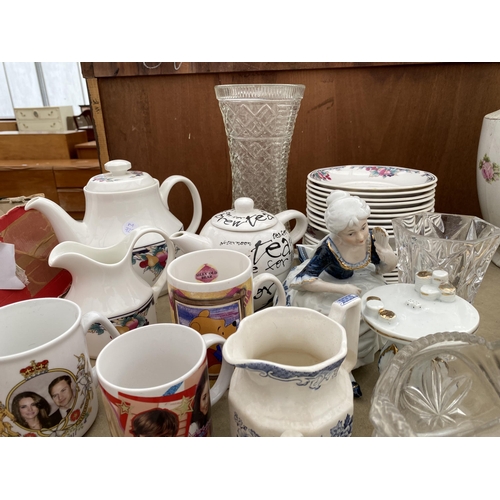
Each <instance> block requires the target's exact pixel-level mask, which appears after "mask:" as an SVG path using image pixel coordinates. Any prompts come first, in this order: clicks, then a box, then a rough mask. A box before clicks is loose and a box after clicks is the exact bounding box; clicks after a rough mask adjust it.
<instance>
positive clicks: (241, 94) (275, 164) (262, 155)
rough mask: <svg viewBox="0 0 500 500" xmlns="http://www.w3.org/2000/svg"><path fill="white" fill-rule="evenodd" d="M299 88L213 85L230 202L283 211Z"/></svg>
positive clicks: (290, 86) (300, 89)
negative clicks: (220, 120) (241, 200)
mask: <svg viewBox="0 0 500 500" xmlns="http://www.w3.org/2000/svg"><path fill="white" fill-rule="evenodd" d="M304 90H305V86H304V85H281V84H249V85H246V84H242V85H236V84H235V85H217V86H216V87H215V95H216V96H217V99H218V101H219V107H220V110H221V112H222V117H223V120H224V127H225V130H226V135H227V141H228V144H229V156H230V161H231V177H232V196H233V203H234V201H235V200H236V199H237V198H241V197H248V198H252V199H253V201H254V204H255V207H257V208H259V209H261V210H265V211H266V212H269V213H271V214H278V213H279V212H282V211H284V210H286V209H287V198H286V196H287V189H286V183H287V170H288V156H289V154H290V143H291V141H292V135H293V129H294V127H295V120H296V118H297V113H298V112H299V108H300V103H301V100H302V97H303V95H304Z"/></svg>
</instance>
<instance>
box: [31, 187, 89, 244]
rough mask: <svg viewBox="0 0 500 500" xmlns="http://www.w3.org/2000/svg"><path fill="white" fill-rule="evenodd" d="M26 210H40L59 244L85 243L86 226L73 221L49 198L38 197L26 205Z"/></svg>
mask: <svg viewBox="0 0 500 500" xmlns="http://www.w3.org/2000/svg"><path fill="white" fill-rule="evenodd" d="M24 209H25V210H32V209H35V210H38V211H39V212H41V213H42V214H43V215H45V217H47V219H48V220H49V222H50V224H51V225H52V227H53V229H54V233H55V235H56V237H57V239H58V241H59V242H62V241H79V242H82V243H83V242H84V241H83V239H84V235H85V234H86V225H85V223H84V222H79V221H76V220H75V219H73V217H71V216H70V215H69V214H68V213H67V212H66V211H65V210H64V209H63V208H61V207H60V206H59V205H58V204H57V203H55V202H53V201H52V200H48V199H47V198H42V197H40V196H37V197H36V198H33V199H32V200H30V201H28V203H26V205H25V207H24Z"/></svg>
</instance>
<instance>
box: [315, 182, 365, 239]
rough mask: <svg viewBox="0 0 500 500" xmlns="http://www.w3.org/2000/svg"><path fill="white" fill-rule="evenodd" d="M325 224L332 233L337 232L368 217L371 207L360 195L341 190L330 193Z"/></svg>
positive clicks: (327, 200)
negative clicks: (352, 194)
mask: <svg viewBox="0 0 500 500" xmlns="http://www.w3.org/2000/svg"><path fill="white" fill-rule="evenodd" d="M326 205H327V207H328V208H327V209H326V211H325V225H326V228H327V229H328V231H330V233H332V234H337V233H339V232H340V231H343V230H344V229H346V228H348V227H352V226H354V224H357V223H358V222H359V221H360V220H364V219H368V217H369V216H370V207H369V206H368V205H367V204H366V202H365V200H362V199H361V198H359V197H358V196H351V195H350V194H349V193H346V192H345V191H341V190H335V191H332V192H331V193H330V195H329V196H328V198H327V199H326Z"/></svg>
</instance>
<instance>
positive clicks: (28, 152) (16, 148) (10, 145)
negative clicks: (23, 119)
mask: <svg viewBox="0 0 500 500" xmlns="http://www.w3.org/2000/svg"><path fill="white" fill-rule="evenodd" d="M82 142H87V134H86V132H85V131H83V130H70V131H65V132H19V131H16V132H15V131H6V132H0V161H1V160H22V159H25V158H26V159H27V160H33V159H35V160H62V159H70V158H75V159H76V158H77V152H76V145H77V144H81V143H82Z"/></svg>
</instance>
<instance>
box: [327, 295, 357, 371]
mask: <svg viewBox="0 0 500 500" xmlns="http://www.w3.org/2000/svg"><path fill="white" fill-rule="evenodd" d="M351 308H354V309H353V310H352V311H351V314H350V315H349V314H348V311H349V309H351ZM328 317H329V318H331V319H333V320H334V321H336V322H337V323H339V324H340V325H342V326H343V327H344V329H345V331H346V336H347V356H346V358H345V360H344V363H343V364H342V366H343V368H344V369H345V370H346V371H347V372H348V373H350V372H351V370H352V369H353V368H354V366H355V365H356V362H357V360H358V342H359V324H360V318H361V299H360V298H359V297H358V296H357V295H354V294H351V295H345V296H344V297H340V299H338V300H336V301H335V302H334V303H333V304H332V307H331V309H330V314H329V315H328Z"/></svg>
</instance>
